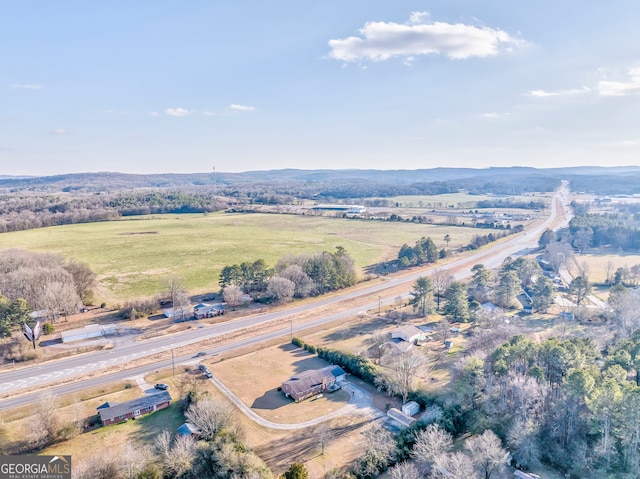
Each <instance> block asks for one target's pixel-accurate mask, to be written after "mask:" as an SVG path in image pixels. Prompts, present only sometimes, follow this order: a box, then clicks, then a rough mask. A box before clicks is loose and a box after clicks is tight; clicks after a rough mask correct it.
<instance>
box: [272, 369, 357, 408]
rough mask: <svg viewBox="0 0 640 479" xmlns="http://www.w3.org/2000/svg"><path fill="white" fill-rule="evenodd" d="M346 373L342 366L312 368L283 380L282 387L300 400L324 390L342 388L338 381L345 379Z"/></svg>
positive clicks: (285, 393)
mask: <svg viewBox="0 0 640 479" xmlns="http://www.w3.org/2000/svg"><path fill="white" fill-rule="evenodd" d="M345 374H346V373H345V372H344V370H343V369H342V368H341V367H340V366H327V367H325V368H321V369H310V370H309V371H304V372H302V373H300V374H298V375H296V376H293V377H292V378H291V379H289V380H288V381H285V382H283V383H282V386H281V389H282V392H283V393H284V395H285V396H287V397H290V398H292V399H293V400H294V401H295V402H300V401H303V400H305V399H307V398H309V397H311V396H315V395H316V394H320V393H321V392H324V391H329V392H333V391H336V390H338V389H340V387H339V386H338V385H337V384H336V382H337V381H341V380H343V379H344V377H345Z"/></svg>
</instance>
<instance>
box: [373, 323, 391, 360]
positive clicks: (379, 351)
mask: <svg viewBox="0 0 640 479" xmlns="http://www.w3.org/2000/svg"><path fill="white" fill-rule="evenodd" d="M388 340H389V338H388V337H387V335H386V334H385V333H382V332H379V331H378V332H376V333H374V334H373V335H372V336H371V338H370V339H369V343H370V344H371V346H369V353H370V354H371V356H373V358H374V359H375V360H376V364H377V363H379V362H380V358H382V356H384V352H385V344H386V343H387V341H388Z"/></svg>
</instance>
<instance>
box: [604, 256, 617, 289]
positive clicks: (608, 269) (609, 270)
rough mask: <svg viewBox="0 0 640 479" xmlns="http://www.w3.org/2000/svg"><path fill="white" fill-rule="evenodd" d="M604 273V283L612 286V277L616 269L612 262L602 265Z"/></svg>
mask: <svg viewBox="0 0 640 479" xmlns="http://www.w3.org/2000/svg"><path fill="white" fill-rule="evenodd" d="M604 273H605V276H606V282H607V284H612V283H613V277H614V275H615V273H616V267H615V265H614V264H613V261H611V260H609V261H607V263H606V264H605V265H604Z"/></svg>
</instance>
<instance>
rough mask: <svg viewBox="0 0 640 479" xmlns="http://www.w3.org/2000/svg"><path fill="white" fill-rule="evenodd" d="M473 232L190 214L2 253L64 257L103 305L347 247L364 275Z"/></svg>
mask: <svg viewBox="0 0 640 479" xmlns="http://www.w3.org/2000/svg"><path fill="white" fill-rule="evenodd" d="M486 233H487V232H486V230H477V229H474V228H465V227H452V226H439V225H420V224H412V223H404V222H383V221H372V220H349V219H341V218H340V219H337V218H323V217H311V216H298V215H278V214H229V213H215V214H191V215H175V214H170V215H153V216H142V217H135V218H132V217H128V218H123V219H121V220H119V221H112V222H105V223H87V224H76V225H64V226H54V227H49V228H41V229H35V230H29V231H18V232H12V233H3V234H1V235H0V248H16V247H17V248H25V249H29V250H33V251H39V252H49V253H58V254H62V255H63V256H65V257H66V258H68V259H75V260H77V261H80V262H85V263H87V264H89V266H90V267H91V269H92V270H93V271H94V272H95V273H96V274H97V275H98V278H99V280H100V287H99V288H98V298H99V300H105V301H107V302H120V301H124V300H127V299H130V298H134V297H140V296H152V295H154V294H157V293H159V292H161V291H162V289H163V279H164V278H165V277H167V276H170V275H178V276H181V277H183V278H184V281H185V286H186V287H187V288H188V289H189V290H190V291H191V292H193V293H198V292H206V291H213V290H217V289H218V288H219V287H218V278H219V275H220V271H221V270H222V268H223V267H224V266H227V265H231V264H235V263H241V262H243V261H250V262H253V261H255V260H257V259H264V260H265V261H266V263H267V264H268V265H269V266H273V265H274V264H275V263H276V261H277V260H278V259H279V258H280V257H282V256H285V255H290V254H299V253H315V252H320V251H334V250H335V247H336V246H343V247H344V248H346V250H347V251H348V252H349V254H350V255H351V256H352V257H353V258H354V260H355V262H356V266H357V267H358V268H360V269H362V268H365V267H366V266H368V265H371V264H374V263H377V262H379V261H386V260H390V259H393V258H395V257H396V255H397V252H398V249H399V248H400V246H401V245H402V244H403V243H408V244H413V243H415V241H417V240H418V239H419V238H421V237H423V236H425V237H426V236H430V237H431V238H432V239H433V240H434V241H435V242H436V244H438V245H439V246H440V247H444V246H445V244H444V239H443V238H444V236H445V235H450V237H451V242H450V245H449V247H450V248H455V247H457V246H460V245H464V244H468V243H469V242H470V241H471V238H472V237H473V235H475V234H486Z"/></svg>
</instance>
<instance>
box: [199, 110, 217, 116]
mask: <svg viewBox="0 0 640 479" xmlns="http://www.w3.org/2000/svg"><path fill="white" fill-rule="evenodd" d="M202 114H203V115H204V116H216V115H217V113H216V112H215V111H203V112H202Z"/></svg>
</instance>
